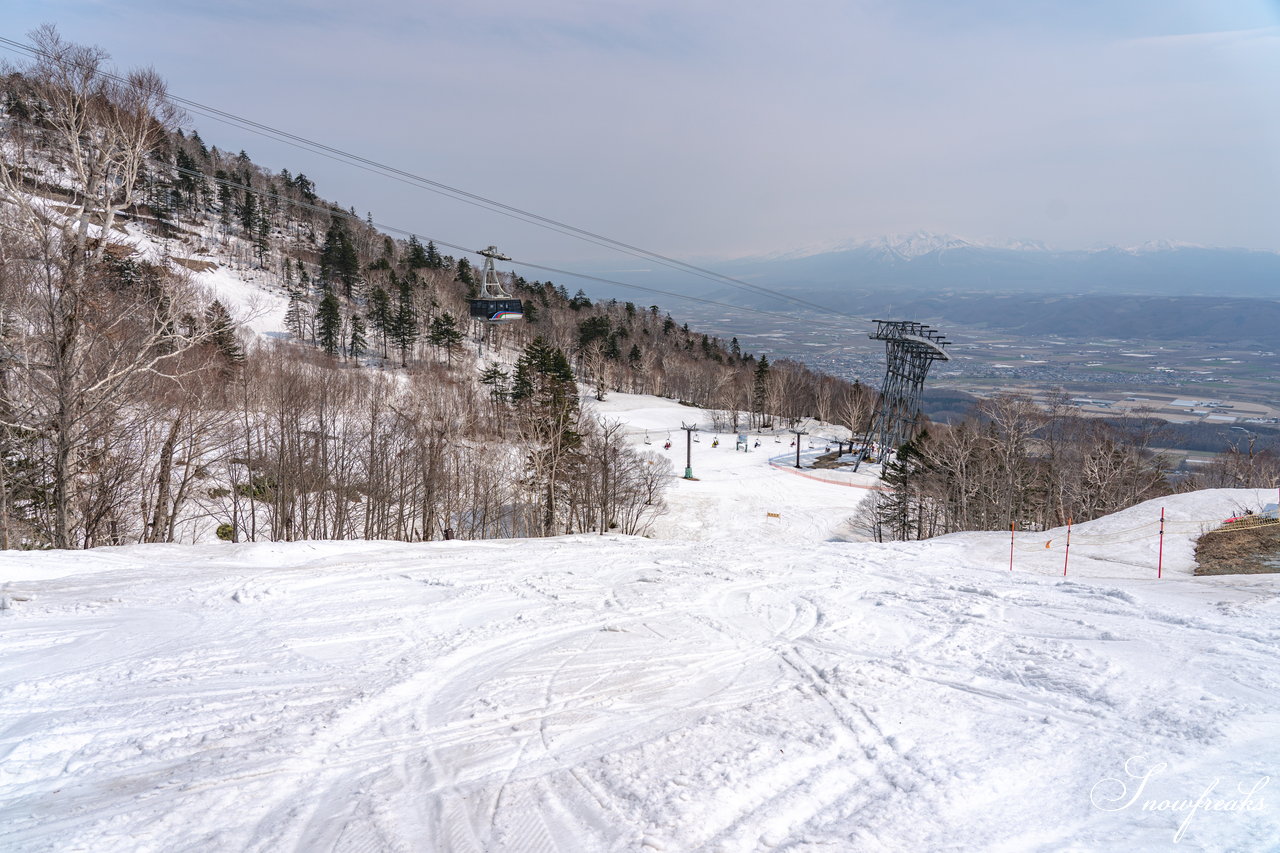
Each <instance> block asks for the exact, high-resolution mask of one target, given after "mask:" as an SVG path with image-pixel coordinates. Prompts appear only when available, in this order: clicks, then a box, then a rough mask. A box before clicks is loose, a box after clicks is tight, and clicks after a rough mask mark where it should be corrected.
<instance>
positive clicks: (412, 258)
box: [404, 234, 431, 270]
mask: <svg viewBox="0 0 1280 853" xmlns="http://www.w3.org/2000/svg"><path fill="white" fill-rule="evenodd" d="M404 262H405V266H407V267H408V268H409V269H411V270H418V269H423V268H424V267H429V266H431V261H430V259H428V258H427V252H426V250H425V249H423V248H422V244H421V243H419V242H418V238H417V237H415V236H414V235H412V234H410V235H409V254H408V255H407V256H406V257H405V261H404Z"/></svg>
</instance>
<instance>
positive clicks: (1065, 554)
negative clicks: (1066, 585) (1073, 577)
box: [1062, 517, 1071, 578]
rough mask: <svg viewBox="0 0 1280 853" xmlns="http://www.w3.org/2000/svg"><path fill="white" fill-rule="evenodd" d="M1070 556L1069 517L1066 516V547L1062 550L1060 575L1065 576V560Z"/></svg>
mask: <svg viewBox="0 0 1280 853" xmlns="http://www.w3.org/2000/svg"><path fill="white" fill-rule="evenodd" d="M1070 557H1071V519H1070V517H1068V518H1067V547H1066V548H1064V549H1063V550H1062V576H1063V577H1064V578H1065V577H1066V576H1067V560H1068V559H1070Z"/></svg>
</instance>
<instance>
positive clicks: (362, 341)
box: [347, 314, 369, 359]
mask: <svg viewBox="0 0 1280 853" xmlns="http://www.w3.org/2000/svg"><path fill="white" fill-rule="evenodd" d="M368 351H369V342H368V340H367V339H366V338H365V328H364V318H363V317H361V316H360V315H359V314H355V315H353V316H352V318H351V337H350V339H349V340H348V342H347V355H348V356H350V357H351V358H357V359H358V358H360V357H361V356H363V355H364V354H365V353H366V352H368Z"/></svg>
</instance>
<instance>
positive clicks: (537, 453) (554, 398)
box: [511, 337, 582, 536]
mask: <svg viewBox="0 0 1280 853" xmlns="http://www.w3.org/2000/svg"><path fill="white" fill-rule="evenodd" d="M511 399H512V400H513V401H516V402H517V403H518V405H519V407H520V408H519V411H520V415H521V418H522V419H523V420H524V423H525V424H526V427H527V428H528V430H529V433H530V434H531V436H532V437H533V438H534V441H535V442H536V444H535V447H534V449H533V450H532V451H531V453H530V459H529V462H530V465H529V468H530V470H531V471H532V472H533V473H532V475H531V478H532V484H533V485H534V486H535V488H536V489H537V490H538V492H539V493H540V494H541V495H542V532H543V535H545V536H550V535H552V534H553V533H554V532H555V526H556V525H555V522H556V508H557V506H558V505H559V503H560V500H561V497H562V495H563V492H564V489H565V485H566V484H567V483H568V482H569V480H571V479H572V478H573V476H574V475H575V473H576V471H577V467H578V462H579V461H580V448H581V445H582V436H581V435H580V434H579V433H578V432H577V430H576V429H575V426H576V424H577V417H578V386H577V384H576V383H575V382H574V378H573V370H572V369H571V368H570V367H569V360H568V358H566V357H565V354H564V351H563V350H561V349H560V348H559V347H554V346H550V345H548V344H547V342H546V341H545V340H543V339H542V338H541V337H537V338H534V339H533V341H532V342H530V344H529V345H528V346H527V347H525V350H524V352H523V353H521V354H520V358H519V359H518V360H517V361H516V375H515V378H514V380H513V382H512V389H511Z"/></svg>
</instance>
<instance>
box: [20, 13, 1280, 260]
mask: <svg viewBox="0 0 1280 853" xmlns="http://www.w3.org/2000/svg"><path fill="white" fill-rule="evenodd" d="M3 5H4V10H5V14H4V15H3V17H2V18H0V20H3V32H0V34H3V35H4V36H6V37H8V38H17V39H23V40H25V34H26V33H27V32H28V31H29V30H30V29H31V28H32V27H34V26H36V25H38V24H40V23H43V22H53V23H56V24H57V25H58V27H59V29H60V30H61V32H62V34H63V35H64V36H65V37H66V38H68V39H70V40H72V41H77V42H85V43H92V44H96V45H98V46H100V47H102V48H104V49H105V50H107V51H108V52H110V53H111V54H112V56H113V58H114V60H115V61H116V63H117V64H118V65H119V66H120V67H122V68H127V67H133V66H137V65H147V64H150V65H153V66H154V67H155V68H156V69H157V70H158V71H160V72H161V74H162V75H164V76H165V77H166V79H167V80H168V81H169V84H170V88H171V90H172V91H173V92H174V93H175V94H179V95H182V96H184V97H187V98H191V99H194V100H196V101H200V102H202V103H206V104H210V105H213V106H217V107H219V108H222V109H225V110H227V111H230V112H234V113H237V114H240V115H244V116H247V117H250V118H253V119H256V120H259V121H262V122H264V123H267V124H271V125H274V126H277V127H281V128H284V129H287V130H290V131H292V132H294V133H297V134H299V135H302V136H307V137H311V138H314V139H318V140H321V141H323V142H325V143H327V144H330V145H333V146H335V147H339V148H344V149H347V150H350V151H354V152H357V153H359V154H362V155H364V156H366V157H369V158H372V159H376V160H380V161H383V162H386V163H390V164H392V165H395V166H398V167H401V168H404V169H406V170H408V171H412V172H416V173H418V174H421V175H425V176H427V177H430V178H433V179H435V180H438V181H441V182H444V183H447V184H451V185H453V186H457V187H461V188H464V189H466V190H469V191H471V192H475V193H479V194H482V195H485V196H489V197H491V198H496V199H499V200H501V201H503V202H506V203H508V204H511V205H515V206H518V207H522V208H525V209H528V210H532V211H534V212H536V213H539V214H542V215H544V216H549V217H553V218H556V219H560V220H563V221H566V222H569V223H572V224H574V225H578V226H580V227H583V228H587V229H590V230H593V231H597V232H599V233H603V234H606V235H608V236H610V237H614V238H617V239H621V240H625V241H627V242H630V243H633V244H636V245H640V246H643V247H645V248H647V249H653V250H656V251H660V252H664V253H667V254H673V255H676V256H679V257H682V258H703V259H706V258H725V257H735V256H741V255H752V254H760V253H766V252H775V251H785V250H790V249H794V248H797V247H802V246H809V245H815V244H824V243H834V242H836V241H840V240H845V239H849V238H854V237H872V236H876V235H881V234H886V233H893V232H902V231H914V230H917V229H925V230H930V231H937V232H946V233H951V234H957V235H960V236H964V237H969V238H984V237H995V238H1024V239H1033V240H1041V241H1044V242H1046V243H1048V244H1050V245H1051V246H1055V247H1061V248H1078V247H1086V246H1091V245H1096V244H1101V243H1119V244H1125V245H1128V244H1135V243H1141V242H1144V241H1147V240H1153V239H1170V240H1178V241H1187V242H1193V243H1201V244H1207V245H1221V246H1244V247H1251V248H1265V249H1273V250H1280V109H1278V108H1277V104H1278V103H1280V2H1277V0H1238V2H1236V0H1203V2H1192V0H1131V2H1130V1H1128V0H1071V1H1070V2H1068V1H1067V0H1064V2H1044V3H1040V2H1035V0H976V1H975V2H964V3H957V2H954V0H905V1H904V2H890V1H889V0H868V2H855V0H848V2H834V1H832V2H826V1H825V0H819V2H803V0H802V2H797V3H790V4H783V3H770V4H765V3H754V2H744V0H734V1H733V2H729V0H707V2H699V0H655V1H654V2H641V0H630V2H612V0H541V2H538V0H531V2H506V1H505V0H467V2H430V0H427V2H408V1H407V0H402V2H392V0H363V2H352V0H310V2H308V0H201V2H194V0H101V2H94V1H93V0H4V4H3ZM7 58H9V59H11V60H13V59H16V58H17V57H16V56H14V55H12V54H9V55H8V56H7ZM193 122H194V124H195V125H196V127H197V128H198V129H199V131H200V133H201V135H202V136H203V137H204V139H205V141H206V142H208V143H210V144H216V145H218V146H219V147H220V148H226V149H231V150H233V151H238V150H239V149H241V148H243V149H245V150H247V151H248V152H249V154H250V155H251V156H253V158H254V159H255V160H256V161H258V162H259V163H261V164H263V165H265V166H267V167H269V168H272V169H280V168H282V167H283V168H288V169H290V170H291V171H293V172H298V171H302V172H305V173H306V174H307V175H308V176H310V177H312V178H313V179H314V180H316V182H317V184H318V189H319V192H320V194H321V195H322V196H324V197H327V198H330V199H333V200H335V201H338V202H340V203H341V204H343V205H344V206H350V205H354V206H355V207H356V208H357V210H358V211H359V212H360V213H361V214H364V213H365V212H366V211H372V213H373V215H374V218H375V219H376V220H378V221H381V222H386V223H388V224H391V225H396V226H400V227H404V228H408V229H410V230H414V231H417V232H419V233H421V234H423V235H427V236H433V237H437V238H440V239H444V240H448V241H450V242H454V243H459V244H462V245H466V246H483V245H487V244H489V243H496V244H497V245H498V246H499V247H500V248H503V249H504V250H507V251H508V252H510V253H511V254H513V255H518V256H521V257H525V258H528V259H530V260H535V259H546V260H547V261H565V260H583V259H587V258H596V257H601V256H602V255H603V253H602V251H601V250H599V249H597V248H595V247H592V246H588V245H583V244H577V243H574V242H572V241H568V240H566V239H564V238H562V237H558V236H555V235H551V234H548V233H546V232H544V231H541V230H539V229H536V228H534V227H532V226H529V225H526V224H522V223H518V222H513V221H511V220H509V219H506V218H504V217H501V216H497V215H495V214H492V213H487V212H482V211H478V210H476V209H474V208H471V207H468V206H466V205H463V204H461V203H459V202H456V201H452V200H446V199H442V198H440V197H439V196H436V195H432V194H430V193H427V192H424V191H422V190H417V189H412V188H409V187H406V186H403V185H400V184H396V183H394V182H391V181H389V180H387V179H385V178H382V177H377V176H373V175H369V174H367V173H363V172H360V171H358V170H356V169H354V168H352V167H350V166H341V165H338V164H336V163H332V162H329V161H325V160H323V159H320V158H318V157H316V156H315V155H312V154H308V153H304V152H301V151H297V150H293V149H289V148H286V147H283V146H281V145H279V144H277V143H273V142H268V141H265V140H263V139H262V138H260V137H255V136H253V135H251V134H248V133H245V132H244V131H241V130H237V129H234V128H231V127H227V126H225V125H219V124H218V123H216V122H213V121H211V120H208V119H204V118H194V119H193Z"/></svg>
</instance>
